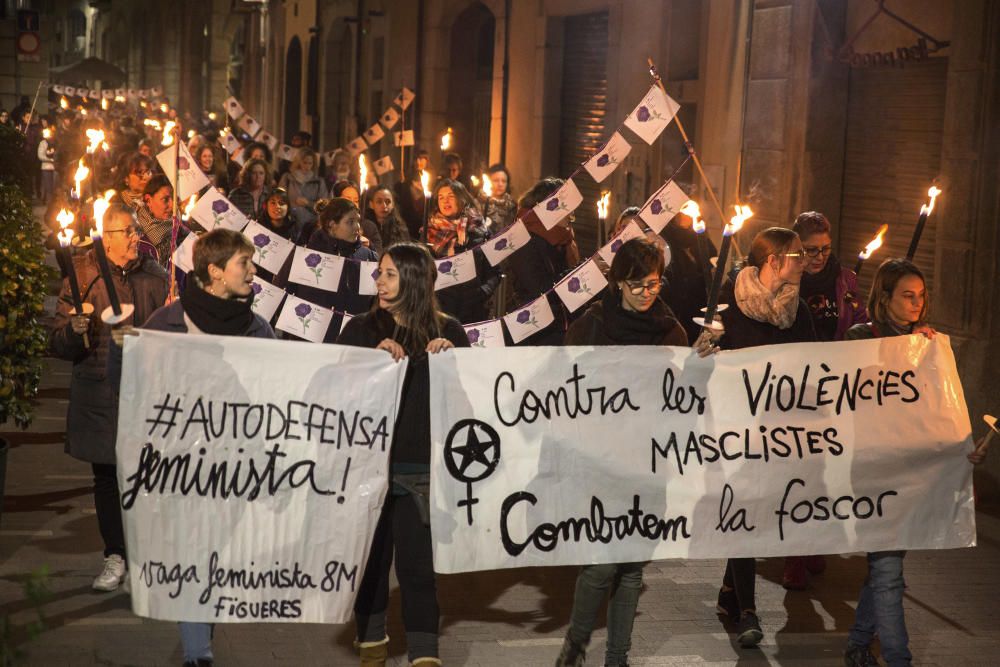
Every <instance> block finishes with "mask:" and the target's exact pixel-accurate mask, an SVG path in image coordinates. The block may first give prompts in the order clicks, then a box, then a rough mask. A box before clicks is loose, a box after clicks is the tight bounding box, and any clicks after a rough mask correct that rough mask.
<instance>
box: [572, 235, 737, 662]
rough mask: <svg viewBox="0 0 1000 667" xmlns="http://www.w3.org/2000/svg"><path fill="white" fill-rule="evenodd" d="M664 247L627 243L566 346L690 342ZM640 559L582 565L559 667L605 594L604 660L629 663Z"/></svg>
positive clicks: (585, 638)
mask: <svg viewBox="0 0 1000 667" xmlns="http://www.w3.org/2000/svg"><path fill="white" fill-rule="evenodd" d="M664 266H665V264H664V258H663V251H662V250H661V249H660V248H659V247H658V246H657V245H656V244H655V243H652V242H650V241H648V240H646V239H640V238H637V239H632V240H630V241H627V242H625V243H624V244H623V245H622V247H621V248H619V250H618V252H617V253H616V254H615V258H614V260H612V262H611V269H610V270H609V271H608V289H606V290H605V291H604V294H603V298H602V299H601V300H599V301H596V302H595V303H592V304H591V305H590V307H589V308H588V309H587V311H586V312H585V313H584V314H583V315H582V316H581V317H580V318H579V319H577V320H576V321H575V322H573V324H572V325H571V326H570V328H569V331H568V332H567V333H566V345H676V346H680V347H686V346H687V344H688V339H687V335H686V334H685V333H684V328H683V327H682V326H681V325H680V323H679V322H678V321H677V320H676V319H674V316H673V313H671V312H670V308H668V307H667V304H665V303H664V302H663V301H661V300H660V291H661V290H662V289H663V269H664ZM695 348H696V349H697V350H698V354H699V355H700V356H703V357H704V356H707V355H709V354H712V353H714V352H716V351H717V350H718V348H717V347H715V346H714V345H713V341H712V338H711V335H710V334H709V333H708V332H705V333H703V334H702V335H701V336H700V337H699V339H698V341H697V343H696V344H695ZM642 567H643V563H606V564H601V565H584V566H583V567H582V568H581V569H580V574H579V576H578V577H577V579H576V592H575V594H574V596H573V610H572V612H571V614H570V626H569V631H568V632H567V633H566V639H565V640H564V642H563V648H562V651H561V652H560V654H559V658H558V659H557V660H556V665H557V667H562V666H569V665H581V664H583V660H584V658H585V654H586V650H587V645H588V644H589V643H590V635H591V633H592V632H593V629H594V624H595V622H596V621H597V613H598V611H600V608H601V604H602V603H603V602H604V597H605V596H606V595H607V594H608V592H609V591H610V594H611V596H610V600H609V601H608V642H607V650H606V653H605V657H604V664H605V665H614V666H618V665H627V664H628V652H629V649H630V648H631V645H632V624H633V621H634V620H635V610H636V607H637V606H638V604H639V592H640V591H641V590H642Z"/></svg>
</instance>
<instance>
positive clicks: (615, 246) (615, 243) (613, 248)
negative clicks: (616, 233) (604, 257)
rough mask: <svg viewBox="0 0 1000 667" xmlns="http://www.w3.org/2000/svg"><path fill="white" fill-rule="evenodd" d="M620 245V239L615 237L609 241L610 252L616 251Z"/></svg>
mask: <svg viewBox="0 0 1000 667" xmlns="http://www.w3.org/2000/svg"><path fill="white" fill-rule="evenodd" d="M621 247H622V240H621V239H615V240H614V241H612V242H611V252H612V253H616V252H618V250H619V249H620V248H621Z"/></svg>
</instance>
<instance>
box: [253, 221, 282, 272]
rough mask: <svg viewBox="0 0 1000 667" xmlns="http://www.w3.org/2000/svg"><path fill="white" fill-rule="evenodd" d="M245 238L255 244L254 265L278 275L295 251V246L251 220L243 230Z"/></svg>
mask: <svg viewBox="0 0 1000 667" xmlns="http://www.w3.org/2000/svg"><path fill="white" fill-rule="evenodd" d="M243 236H245V237H247V238H248V239H250V242H251V243H253V246H254V253H253V263H254V264H256V265H257V266H262V267H264V268H265V269H267V270H268V271H270V272H271V273H273V274H275V275H277V274H278V272H279V271H281V267H282V265H283V264H284V263H285V259H287V258H288V256H289V255H290V254H291V253H292V251H293V250H294V249H295V244H294V243H292V242H291V241H289V240H287V239H283V238H282V237H280V236H278V235H277V234H275V233H274V232H272V231H270V230H268V229H267V228H266V227H264V226H263V225H261V224H259V223H257V222H255V221H253V220H251V221H250V222H249V224H247V226H246V228H245V229H244V230H243Z"/></svg>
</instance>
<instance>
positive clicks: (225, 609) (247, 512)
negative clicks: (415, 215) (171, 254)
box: [117, 331, 406, 623]
mask: <svg viewBox="0 0 1000 667" xmlns="http://www.w3.org/2000/svg"><path fill="white" fill-rule="evenodd" d="M405 370H406V362H405V361H404V362H400V363H398V364H397V363H393V361H392V359H391V358H390V357H389V355H387V354H385V352H383V351H381V350H368V349H363V348H354V347H343V346H338V345H321V346H316V345H312V344H309V343H302V342H291V341H275V340H262V339H253V338H238V337H229V336H202V335H193V334H188V335H183V334H167V333H161V332H155V331H143V332H142V333H141V335H139V336H129V337H127V338H126V343H125V350H124V366H123V369H122V384H121V401H120V416H119V421H118V443H117V450H118V483H119V485H120V488H121V500H122V509H123V516H124V519H125V534H126V538H127V545H128V561H129V576H130V583H131V585H132V608H133V610H134V611H135V613H136V614H138V615H140V616H148V617H151V618H158V619H164V620H184V621H206V622H207V621H210V622H216V623H224V622H286V621H300V622H312V623H343V622H345V621H347V620H348V619H349V618H350V616H351V607H352V605H353V602H354V597H355V594H356V591H357V589H358V586H359V585H360V584H361V576H362V573H363V570H364V567H365V562H366V558H367V554H368V551H369V549H370V547H371V540H372V533H373V531H374V529H375V524H376V522H377V520H378V516H379V512H380V510H381V507H382V503H383V501H384V499H385V493H386V488H387V485H388V481H387V480H388V456H389V446H390V443H391V442H392V431H393V426H394V423H395V417H396V409H397V405H398V401H399V391H400V387H401V385H402V380H403V374H404V372H405Z"/></svg>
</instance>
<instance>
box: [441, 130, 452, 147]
mask: <svg viewBox="0 0 1000 667" xmlns="http://www.w3.org/2000/svg"><path fill="white" fill-rule="evenodd" d="M451 139H452V134H451V128H450V127H449V128H448V131H447V132H445V133H444V134H442V135H441V150H443V151H446V150H448V149H449V148H451Z"/></svg>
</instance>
